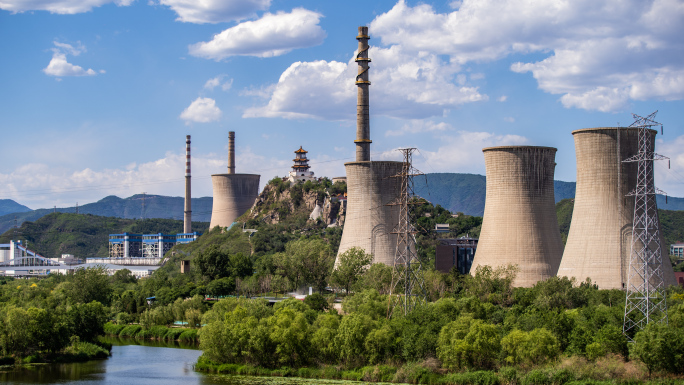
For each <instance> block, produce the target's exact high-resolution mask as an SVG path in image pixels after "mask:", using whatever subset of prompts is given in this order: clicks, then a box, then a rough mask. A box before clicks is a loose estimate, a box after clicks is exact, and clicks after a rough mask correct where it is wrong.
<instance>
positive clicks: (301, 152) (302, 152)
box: [295, 146, 309, 154]
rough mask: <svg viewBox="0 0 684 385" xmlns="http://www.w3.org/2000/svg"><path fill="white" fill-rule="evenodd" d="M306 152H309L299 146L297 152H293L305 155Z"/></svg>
mask: <svg viewBox="0 0 684 385" xmlns="http://www.w3.org/2000/svg"><path fill="white" fill-rule="evenodd" d="M307 152H309V151H306V150H305V149H303V148H302V146H299V150H297V151H295V154H306V153H307Z"/></svg>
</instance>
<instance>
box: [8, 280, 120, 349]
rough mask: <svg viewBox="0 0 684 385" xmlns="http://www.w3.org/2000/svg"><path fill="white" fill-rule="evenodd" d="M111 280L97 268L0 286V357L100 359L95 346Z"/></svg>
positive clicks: (107, 314) (102, 324)
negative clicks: (68, 274)
mask: <svg viewBox="0 0 684 385" xmlns="http://www.w3.org/2000/svg"><path fill="white" fill-rule="evenodd" d="M114 286H116V283H115V282H114V280H112V279H111V278H109V277H107V275H106V274H105V273H104V271H103V270H101V269H88V270H79V271H77V272H75V273H74V274H73V275H70V276H62V275H55V276H50V277H48V278H45V279H43V280H35V279H31V280H11V279H9V280H7V279H5V280H3V281H2V285H0V356H9V357H15V358H20V359H28V360H29V361H35V360H41V359H51V358H54V357H56V356H57V357H61V358H62V359H64V357H71V359H74V360H82V359H85V358H88V357H90V358H94V357H102V355H103V354H105V355H108V352H107V351H106V350H104V349H102V348H99V347H97V346H95V345H93V344H97V336H99V335H102V334H103V332H104V329H103V328H104V324H105V322H106V321H107V319H108V318H109V311H108V308H107V307H106V306H107V305H108V304H109V303H110V301H111V295H112V292H113V291H114Z"/></svg>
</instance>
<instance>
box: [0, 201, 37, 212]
mask: <svg viewBox="0 0 684 385" xmlns="http://www.w3.org/2000/svg"><path fill="white" fill-rule="evenodd" d="M27 211H31V209H30V208H28V207H26V206H24V205H20V204H19V203H17V202H15V201H13V200H11V199H0V215H5V214H12V213H25V212H27Z"/></svg>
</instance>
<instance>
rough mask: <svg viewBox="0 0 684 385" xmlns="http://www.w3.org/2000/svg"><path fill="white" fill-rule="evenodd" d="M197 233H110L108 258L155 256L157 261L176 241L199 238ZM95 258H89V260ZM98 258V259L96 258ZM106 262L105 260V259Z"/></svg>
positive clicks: (183, 241)
mask: <svg viewBox="0 0 684 385" xmlns="http://www.w3.org/2000/svg"><path fill="white" fill-rule="evenodd" d="M200 235H201V234H199V233H196V232H194V233H180V234H175V235H174V234H162V233H159V234H130V233H123V234H110V235H109V258H116V259H130V258H156V259H158V260H159V261H161V259H163V258H164V254H166V252H167V251H169V250H171V248H172V247H173V246H175V245H176V244H177V243H181V244H185V243H190V242H192V241H195V240H196V239H197V238H199V236H200ZM94 260H95V259H93V258H89V259H88V261H89V262H93V261H94ZM98 260H99V259H98ZM105 263H106V261H105Z"/></svg>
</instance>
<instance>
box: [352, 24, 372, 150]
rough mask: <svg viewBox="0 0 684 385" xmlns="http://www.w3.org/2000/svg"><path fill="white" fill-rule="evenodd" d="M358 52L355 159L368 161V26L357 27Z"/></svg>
mask: <svg viewBox="0 0 684 385" xmlns="http://www.w3.org/2000/svg"><path fill="white" fill-rule="evenodd" d="M356 39H357V40H358V41H359V53H358V54H357V55H356V62H357V63H358V65H359V74H358V75H356V86H357V97H356V140H355V141H354V143H356V161H357V162H364V161H370V144H371V143H372V141H371V139H370V119H369V111H368V109H369V100H368V99H369V98H368V92H369V90H368V86H370V84H371V82H370V81H368V63H370V61H371V59H369V58H368V39H370V36H368V27H359V35H358V36H357V37H356Z"/></svg>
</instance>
